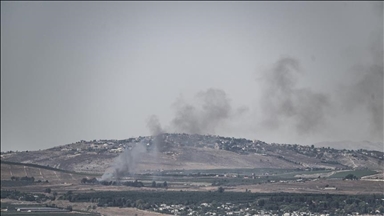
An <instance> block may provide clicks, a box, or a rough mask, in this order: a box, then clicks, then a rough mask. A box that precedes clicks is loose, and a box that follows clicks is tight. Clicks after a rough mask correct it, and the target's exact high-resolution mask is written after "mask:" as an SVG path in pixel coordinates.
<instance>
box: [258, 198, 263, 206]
mask: <svg viewBox="0 0 384 216" xmlns="http://www.w3.org/2000/svg"><path fill="white" fill-rule="evenodd" d="M257 204H258V205H259V206H261V207H263V206H264V205H265V200H264V199H259V201H257Z"/></svg>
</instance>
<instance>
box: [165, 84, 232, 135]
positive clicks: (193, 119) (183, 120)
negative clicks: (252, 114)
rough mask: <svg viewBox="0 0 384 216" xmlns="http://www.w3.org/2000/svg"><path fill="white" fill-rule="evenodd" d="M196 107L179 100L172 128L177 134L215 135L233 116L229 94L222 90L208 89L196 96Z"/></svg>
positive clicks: (176, 104)
mask: <svg viewBox="0 0 384 216" xmlns="http://www.w3.org/2000/svg"><path fill="white" fill-rule="evenodd" d="M195 99H196V105H192V104H190V103H186V102H185V101H183V100H181V99H179V100H177V101H176V103H175V108H176V114H175V117H174V119H173V120H172V126H173V128H174V130H175V131H177V132H185V133H191V134H206V133H214V132H215V130H216V128H217V126H218V125H219V124H220V123H222V122H224V121H225V120H227V119H228V118H229V117H230V116H231V112H232V107H231V104H230V100H229V99H228V97H227V94H226V93H225V92H224V91H223V90H220V89H208V90H207V91H202V92H199V93H197V94H196V97H195Z"/></svg>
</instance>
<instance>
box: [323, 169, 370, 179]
mask: <svg viewBox="0 0 384 216" xmlns="http://www.w3.org/2000/svg"><path fill="white" fill-rule="evenodd" d="M348 174H352V175H355V176H356V177H358V178H361V177H363V176H369V175H374V174H377V172H376V171H372V170H352V171H345V172H338V173H335V174H333V175H331V176H330V178H344V177H345V176H346V175H348Z"/></svg>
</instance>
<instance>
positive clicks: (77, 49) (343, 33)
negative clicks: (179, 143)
mask: <svg viewBox="0 0 384 216" xmlns="http://www.w3.org/2000/svg"><path fill="white" fill-rule="evenodd" d="M159 132H168V133H173V132H178V133H199V134H214V135H221V136H229V137H241V138H247V139H259V140H263V141H266V142H276V143H297V144H303V145H308V144H312V143H316V142H322V141H341V140H353V141H362V140H367V141H370V142H383V2H227V1H225V2H148V1H146V2H133V1H127V2H124V1H122V2H98V1H96V2H15V1H13V2H10V1H7V2H5V1H2V2H1V150H2V151H8V150H37V149H46V148H50V147H54V146H58V145H64V144H68V143H73V142H77V141H79V140H94V139H96V140H98V139H126V138H130V137H137V136H147V135H152V134H155V133H159Z"/></svg>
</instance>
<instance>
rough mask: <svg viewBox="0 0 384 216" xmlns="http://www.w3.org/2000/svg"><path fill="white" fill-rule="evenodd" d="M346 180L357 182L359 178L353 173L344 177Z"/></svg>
mask: <svg viewBox="0 0 384 216" xmlns="http://www.w3.org/2000/svg"><path fill="white" fill-rule="evenodd" d="M345 179H350V180H357V179H358V178H357V176H355V175H353V174H352V173H350V174H348V175H346V176H345V177H344V180H345Z"/></svg>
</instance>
